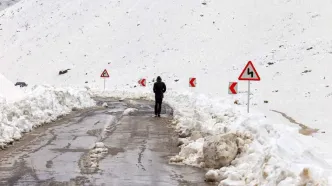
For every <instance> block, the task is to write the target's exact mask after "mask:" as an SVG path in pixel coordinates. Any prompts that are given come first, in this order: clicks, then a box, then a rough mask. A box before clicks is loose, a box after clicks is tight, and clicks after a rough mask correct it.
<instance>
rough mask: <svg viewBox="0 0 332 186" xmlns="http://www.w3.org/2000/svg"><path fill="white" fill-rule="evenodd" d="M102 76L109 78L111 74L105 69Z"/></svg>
mask: <svg viewBox="0 0 332 186" xmlns="http://www.w3.org/2000/svg"><path fill="white" fill-rule="evenodd" d="M100 77H102V78H109V77H110V75H109V74H108V72H107V70H106V69H105V70H104V71H103V73H101V75H100Z"/></svg>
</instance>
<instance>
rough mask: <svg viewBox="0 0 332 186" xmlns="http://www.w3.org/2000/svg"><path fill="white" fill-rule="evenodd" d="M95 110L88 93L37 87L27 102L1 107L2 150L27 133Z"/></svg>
mask: <svg viewBox="0 0 332 186" xmlns="http://www.w3.org/2000/svg"><path fill="white" fill-rule="evenodd" d="M91 106H95V102H94V101H93V100H92V99H91V98H90V97H89V95H88V94H87V92H86V90H85V89H71V88H53V87H47V86H37V87H34V88H33V90H32V92H31V93H29V94H27V95H26V96H25V97H24V99H21V100H19V101H17V102H14V103H5V102H3V103H0V110H1V113H0V147H5V146H6V145H7V144H8V143H10V142H12V141H13V140H17V139H20V138H21V137H22V133H23V132H29V131H31V129H33V128H34V127H37V126H40V125H42V124H44V123H48V122H51V121H54V120H55V119H57V117H59V116H61V115H65V114H68V113H69V112H71V111H72V110H73V109H82V108H86V107H91Z"/></svg>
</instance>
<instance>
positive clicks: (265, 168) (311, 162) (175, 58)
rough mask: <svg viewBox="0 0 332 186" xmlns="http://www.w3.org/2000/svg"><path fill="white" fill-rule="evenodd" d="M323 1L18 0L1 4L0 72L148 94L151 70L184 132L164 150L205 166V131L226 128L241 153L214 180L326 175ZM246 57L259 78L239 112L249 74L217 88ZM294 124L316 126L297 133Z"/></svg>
mask: <svg viewBox="0 0 332 186" xmlns="http://www.w3.org/2000/svg"><path fill="white" fill-rule="evenodd" d="M331 9H332V1H331V0H318V1H296V0H276V1H266V0H249V1H248V0H240V1H236V2H234V1H212V0H206V1H193V0H183V1H161V0H144V1H141V0H119V1H110V0H98V1H88V0H71V1H65V0H57V1H51V0H44V1H40V0H39V1H32V0H22V1H20V2H18V3H16V4H15V5H13V6H11V7H9V8H7V9H5V10H3V11H1V12H0V43H1V45H0V51H1V52H0V67H1V68H0V73H2V74H3V75H4V76H5V77H7V78H8V79H9V80H11V81H13V82H16V81H24V82H27V84H29V87H31V86H33V85H40V84H50V85H52V86H56V87H60V86H70V87H83V86H87V87H90V88H92V89H93V90H91V91H90V94H91V95H96V94H101V95H104V96H109V95H113V96H119V97H130V98H148V99H152V98H153V96H152V95H151V89H152V84H153V82H152V79H153V78H156V76H157V75H160V76H161V77H162V78H163V80H164V81H165V82H166V85H167V87H168V92H167V94H166V95H165V101H166V102H168V103H169V104H170V105H171V106H172V107H173V108H174V109H175V112H174V117H175V122H174V124H175V127H176V129H177V130H179V131H180V132H181V133H183V134H184V136H186V135H185V134H186V133H192V135H191V136H190V137H188V138H187V139H186V140H182V141H183V143H184V144H183V145H182V146H181V148H182V151H181V152H180V154H179V156H178V157H176V158H174V159H173V160H176V159H178V160H177V162H180V163H185V164H191V165H195V166H204V153H203V151H204V143H205V140H206V139H208V136H213V135H220V134H225V133H227V134H229V133H234V134H235V136H236V138H237V140H236V144H237V145H238V147H240V151H241V153H240V154H239V155H238V156H237V158H236V159H235V160H234V161H233V162H232V163H231V165H230V166H227V167H223V168H221V169H216V170H214V171H210V172H209V174H208V177H209V178H211V177H213V178H214V179H217V180H218V181H220V185H255V184H257V185H305V184H307V185H315V184H316V185H332V183H331V181H332V180H331V164H332V150H331V148H330V146H331V140H332V135H331V132H332V127H331V122H330V121H331V120H332V115H331V114H330V113H331V110H332V104H331V99H332V85H331V82H332V75H331V73H330V71H331V70H330V68H332V63H331V61H332V34H331V33H332V24H330V22H331V18H332V11H331ZM249 60H251V61H253V63H254V65H255V67H256V69H257V71H258V73H259V75H260V77H261V78H262V80H261V81H260V82H252V84H251V93H252V96H251V104H250V107H251V112H250V114H247V113H246V105H245V104H246V96H247V94H246V91H247V82H240V84H239V91H240V93H239V94H238V95H235V96H234V95H228V90H227V88H228V83H229V82H232V81H237V78H238V76H239V75H240V73H241V71H242V69H243V68H244V66H245V64H246V63H247V62H248V61H249ZM105 68H106V69H107V70H108V72H109V74H110V78H109V79H108V80H107V81H106V89H107V91H106V92H103V93H101V92H98V91H95V90H98V89H103V84H104V81H103V80H102V79H101V78H100V77H99V76H100V74H101V72H102V71H103V70H104V69H105ZM65 69H70V70H69V71H68V73H66V74H63V75H58V72H59V71H60V70H65ZM189 77H196V78H197V87H196V88H191V89H190V88H189V86H188V84H189V83H188V80H189ZM140 78H147V87H136V86H138V84H137V81H138V80H139V79H140ZM0 86H1V85H0ZM84 95H85V94H84ZM87 99H88V98H87ZM235 100H238V102H239V105H238V104H234V101H235ZM265 100H266V101H268V103H264V101H265ZM91 104H92V102H91ZM85 106H89V104H87V105H85ZM50 110H51V109H50ZM271 110H275V111H277V112H280V113H283V114H284V117H283V116H282V115H281V114H279V113H276V112H274V111H271ZM285 117H289V118H288V119H286V118H285ZM290 117H291V118H293V119H290ZM294 123H300V124H303V125H306V126H308V127H310V128H314V129H319V130H318V132H317V133H313V134H309V135H307V136H306V135H302V134H300V133H299V129H301V128H300V126H299V125H298V124H294ZM303 125H302V126H303ZM216 137H217V136H216ZM211 144H212V143H211ZM232 144H234V141H233V142H232ZM220 147H223V148H224V147H225V146H223V145H221V146H220ZM226 147H227V146H226ZM207 148H208V150H209V152H212V151H213V149H214V147H213V145H212V146H211V148H210V147H207ZM209 148H210V149H209ZM218 148H219V147H218ZM220 156H223V154H221V155H220Z"/></svg>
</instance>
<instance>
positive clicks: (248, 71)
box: [239, 61, 261, 81]
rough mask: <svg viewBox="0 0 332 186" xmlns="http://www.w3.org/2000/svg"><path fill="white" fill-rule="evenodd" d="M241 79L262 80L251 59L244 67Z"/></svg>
mask: <svg viewBox="0 0 332 186" xmlns="http://www.w3.org/2000/svg"><path fill="white" fill-rule="evenodd" d="M239 80H248V81H260V80H261V78H260V77H259V75H258V73H257V71H256V69H255V67H254V65H253V64H252V62H251V61H249V62H248V63H247V65H246V67H244V69H243V71H242V73H241V75H240V76H239Z"/></svg>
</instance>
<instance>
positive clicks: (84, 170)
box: [0, 98, 209, 186]
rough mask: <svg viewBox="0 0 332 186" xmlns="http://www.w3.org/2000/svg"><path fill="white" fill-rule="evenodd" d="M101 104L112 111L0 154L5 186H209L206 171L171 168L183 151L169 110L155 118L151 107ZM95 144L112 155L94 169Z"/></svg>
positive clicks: (43, 131)
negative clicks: (128, 111)
mask: <svg viewBox="0 0 332 186" xmlns="http://www.w3.org/2000/svg"><path fill="white" fill-rule="evenodd" d="M98 100H100V101H99V105H101V104H102V103H103V102H104V101H106V102H108V106H109V107H108V108H106V109H105V108H102V107H98V108H93V109H88V110H83V111H75V112H73V113H72V114H70V115H67V116H64V117H63V118H61V119H60V120H59V121H57V122H55V123H52V124H47V125H44V126H42V127H40V128H38V129H36V130H34V131H33V132H31V133H29V134H26V135H25V136H24V138H23V139H22V140H20V141H19V142H16V143H15V144H14V145H13V146H11V147H10V148H8V149H6V150H3V151H0V185H43V186H44V185H106V186H136V185H137V186H166V185H167V186H169V185H179V186H185V185H197V186H205V185H209V184H207V183H205V182H204V173H205V171H204V170H201V169H197V168H194V167H190V166H178V165H170V164H168V159H169V157H170V156H172V155H175V154H177V153H178V151H179V149H178V148H177V147H176V144H177V139H176V134H175V133H174V131H173V129H171V128H170V127H169V124H170V120H171V119H172V112H173V111H172V109H171V108H170V107H168V106H167V105H163V110H162V118H154V117H152V113H153V103H151V102H148V101H137V100H135V101H134V100H123V101H116V100H110V99H109V100H107V99H105V100H101V98H99V99H98ZM126 108H136V109H138V110H137V111H135V112H133V113H131V114H129V115H123V111H124V110H125V109H126ZM95 142H103V143H104V144H105V146H106V148H107V149H108V151H107V152H106V154H103V156H101V157H100V158H99V159H98V161H97V164H98V166H97V167H92V166H91V163H90V162H91V161H92V160H91V158H90V154H91V152H92V149H93V147H94V144H95Z"/></svg>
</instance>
